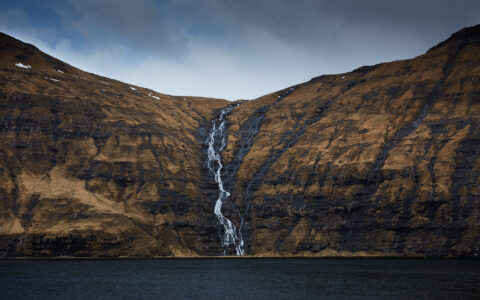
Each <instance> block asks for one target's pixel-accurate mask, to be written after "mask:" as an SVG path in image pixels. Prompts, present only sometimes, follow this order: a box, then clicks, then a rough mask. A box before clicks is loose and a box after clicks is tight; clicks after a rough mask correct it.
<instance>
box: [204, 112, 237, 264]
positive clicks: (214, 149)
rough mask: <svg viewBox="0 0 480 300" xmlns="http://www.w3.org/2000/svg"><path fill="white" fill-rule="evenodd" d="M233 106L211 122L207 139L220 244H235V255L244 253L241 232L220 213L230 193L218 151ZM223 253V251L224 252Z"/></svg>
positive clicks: (224, 143) (224, 142)
mask: <svg viewBox="0 0 480 300" xmlns="http://www.w3.org/2000/svg"><path fill="white" fill-rule="evenodd" d="M234 107H235V106H229V107H227V108H225V109H223V110H222V111H221V112H220V115H219V116H218V118H217V119H216V120H213V122H212V129H211V131H210V136H209V139H208V169H209V170H210V171H211V172H212V173H213V176H214V177H215V182H216V183H217V184H218V198H217V202H216V203H215V209H214V213H215V215H216V216H217V219H218V221H219V222H220V224H222V226H223V229H224V232H223V236H222V246H223V247H224V248H225V249H226V248H227V247H229V246H230V245H233V246H235V252H236V254H237V255H244V254H245V249H244V243H243V238H242V234H241V232H237V228H236V226H235V224H233V222H232V221H230V220H229V219H228V218H227V217H225V216H224V215H223V214H222V204H223V201H225V200H227V199H228V198H229V197H230V193H229V192H227V191H225V189H224V188H223V181H222V176H221V172H222V167H223V165H222V161H221V160H222V159H221V155H220V153H221V152H222V150H223V149H224V148H225V145H226V134H225V123H226V120H224V118H225V117H226V116H227V115H228V114H229V113H230V111H231V110H232V109H233V108H234ZM224 253H225V252H224Z"/></svg>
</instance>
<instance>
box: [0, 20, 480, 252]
mask: <svg viewBox="0 0 480 300" xmlns="http://www.w3.org/2000/svg"><path fill="white" fill-rule="evenodd" d="M0 106H1V109H0V141H1V143H0V178H1V179H0V212H1V213H0V255H1V256H197V255H222V254H234V253H237V254H238V253H239V249H241V251H240V253H245V254H248V255H254V256H294V255H299V256H329V255H345V256H348V255H360V256H365V255H369V256H370V255H371V256H373V255H378V256H383V255H387V256H478V255H480V176H479V175H480V126H479V123H480V26H475V27H470V28H465V29H463V30H461V31H459V32H457V33H455V34H453V35H452V36H451V37H450V38H449V39H448V40H446V41H444V42H442V43H440V44H438V45H437V46H435V47H433V48H431V49H430V50H429V51H428V52H427V53H425V54H423V55H421V56H419V57H416V58H414V59H410V60H403V61H396V62H390V63H383V64H379V65H375V66H366V67H361V68H358V69H356V70H354V71H352V72H350V73H345V74H338V75H324V76H320V77H317V78H313V79H312V80H311V81H309V82H306V83H303V84H299V85H296V86H293V87H288V88H286V89H285V90H281V91H278V92H276V93H273V94H270V95H266V96H263V97H260V98H258V99H255V100H251V101H240V102H235V103H231V102H228V101H225V100H219V99H208V98H195V97H177V96H169V95H164V94H160V93H157V92H155V91H151V90H148V89H144V88H140V87H136V86H132V85H128V84H125V83H121V82H118V81H115V80H111V79H108V78H104V77H101V76H97V75H94V74H89V73H85V72H83V71H80V70H78V69H76V68H74V67H72V66H69V65H67V64H65V63H63V62H61V61H58V60H56V59H54V58H52V57H50V56H48V55H46V54H44V53H42V52H40V51H39V50H38V49H36V48H35V47H34V46H31V45H27V44H24V43H22V42H20V41H18V40H15V39H13V38H11V37H9V36H6V35H1V36H0ZM221 124H223V125H221ZM212 155H218V159H214V158H215V157H213V156H212ZM212 157H213V158H212ZM216 174H218V176H215V175H216ZM219 200H220V207H221V215H222V216H223V217H224V218H225V219H221V217H220V216H219V215H218V214H217V211H216V210H215V211H214V208H215V207H216V205H219ZM227 220H228V221H229V222H231V224H230V225H228V222H227ZM225 224H227V225H225Z"/></svg>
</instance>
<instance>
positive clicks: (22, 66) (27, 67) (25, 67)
mask: <svg viewBox="0 0 480 300" xmlns="http://www.w3.org/2000/svg"><path fill="white" fill-rule="evenodd" d="M15 65H16V66H17V67H19V68H24V69H30V68H31V67H32V66H30V65H24V64H22V63H21V62H19V63H16V64H15Z"/></svg>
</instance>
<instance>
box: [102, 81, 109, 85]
mask: <svg viewBox="0 0 480 300" xmlns="http://www.w3.org/2000/svg"><path fill="white" fill-rule="evenodd" d="M102 83H103V84H104V85H110V83H108V82H106V81H102Z"/></svg>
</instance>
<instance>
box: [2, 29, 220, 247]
mask: <svg viewBox="0 0 480 300" xmlns="http://www.w3.org/2000/svg"><path fill="white" fill-rule="evenodd" d="M18 63H21V65H16V64H18ZM28 66H30V67H28ZM226 105H228V101H225V100H218V99H204V98H192V97H172V96H169V95H164V94H159V93H156V92H154V91H151V90H148V89H143V88H140V87H135V86H131V85H128V84H124V83H121V82H118V81H115V80H111V79H108V78H103V77H100V76H97V75H93V74H88V73H85V72H82V71H80V70H78V69H75V68H73V67H71V66H69V65H67V64H65V63H63V62H61V61H58V60H56V59H54V58H52V57H50V56H48V55H45V54H43V53H41V52H40V51H39V50H38V49H36V48H35V47H33V46H31V45H26V44H23V43H21V42H20V41H17V40H14V39H13V38H11V37H8V36H5V35H2V36H0V107H1V108H0V140H1V143H0V178H1V179H0V210H1V214H0V236H1V238H0V255H9V256H11V255H26V256H32V255H33V256H43V255H45V256H51V255H55V256H57V255H80V256H81V255H88V256H90V255H107V256H109V255H113V256H118V255H195V254H209V253H213V252H216V251H219V250H218V248H219V246H218V243H217V242H216V238H217V235H218V234H217V228H216V224H215V217H214V216H213V215H212V214H205V213H199V212H207V211H208V212H210V211H211V207H210V203H209V200H208V198H207V196H206V194H205V192H204V190H203V189H202V176H201V172H200V171H201V167H200V165H201V160H200V156H199V153H200V152H201V146H200V144H199V143H198V142H197V128H199V127H200V126H201V124H203V123H205V122H207V120H210V119H212V118H214V116H215V112H216V111H217V110H219V109H221V108H223V107H225V106H226Z"/></svg>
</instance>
